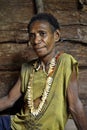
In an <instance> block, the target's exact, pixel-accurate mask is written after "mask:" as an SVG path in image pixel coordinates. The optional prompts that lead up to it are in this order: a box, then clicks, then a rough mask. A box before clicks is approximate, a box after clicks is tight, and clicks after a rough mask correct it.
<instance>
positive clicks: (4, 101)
mask: <svg viewBox="0 0 87 130" xmlns="http://www.w3.org/2000/svg"><path fill="white" fill-rule="evenodd" d="M20 87H21V80H20V78H19V79H18V81H17V82H16V84H15V85H14V87H13V88H12V89H11V91H10V92H9V93H8V95H7V96H5V97H3V98H1V99H0V111H3V110H5V109H7V108H9V107H12V106H13V105H14V103H15V102H16V101H17V100H18V99H19V98H20V96H21V91H20Z"/></svg>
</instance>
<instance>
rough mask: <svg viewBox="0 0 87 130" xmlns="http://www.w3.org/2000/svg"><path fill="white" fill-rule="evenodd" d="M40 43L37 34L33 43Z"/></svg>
mask: <svg viewBox="0 0 87 130" xmlns="http://www.w3.org/2000/svg"><path fill="white" fill-rule="evenodd" d="M40 41H41V37H40V35H38V34H37V35H36V37H35V40H34V42H35V44H39V43H40Z"/></svg>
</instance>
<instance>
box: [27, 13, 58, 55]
mask: <svg viewBox="0 0 87 130" xmlns="http://www.w3.org/2000/svg"><path fill="white" fill-rule="evenodd" d="M59 29H60V27H59V23H58V21H57V19H56V18H55V17H54V16H53V15H51V14H47V13H40V14H37V15H35V16H34V17H32V18H31V20H30V22H29V26H28V31H29V41H30V43H31V44H32V46H33V48H34V50H35V52H36V53H37V55H38V56H39V57H43V56H47V55H50V54H51V53H53V50H54V49H55V42H57V41H59V38H60V31H59Z"/></svg>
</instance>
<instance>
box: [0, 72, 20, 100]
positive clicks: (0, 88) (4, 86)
mask: <svg viewBox="0 0 87 130" xmlns="http://www.w3.org/2000/svg"><path fill="white" fill-rule="evenodd" d="M19 73H20V72H19V71H14V72H11V71H5V72H2V71H0V98H1V97H3V96H5V95H7V93H8V92H9V91H10V89H11V88H12V87H13V85H14V84H15V83H16V81H17V79H18V77H19Z"/></svg>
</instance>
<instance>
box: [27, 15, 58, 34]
mask: <svg viewBox="0 0 87 130" xmlns="http://www.w3.org/2000/svg"><path fill="white" fill-rule="evenodd" d="M37 20H38V21H46V22H48V23H49V24H50V25H51V26H52V29H53V31H55V30H57V29H58V30H60V25H59V22H58V21H57V19H56V18H55V17H54V16H53V15H52V14H49V13H39V14H37V15H35V16H33V17H32V18H31V20H30V22H29V24H28V32H29V31H30V27H31V25H32V24H33V23H34V22H35V21H37Z"/></svg>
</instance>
